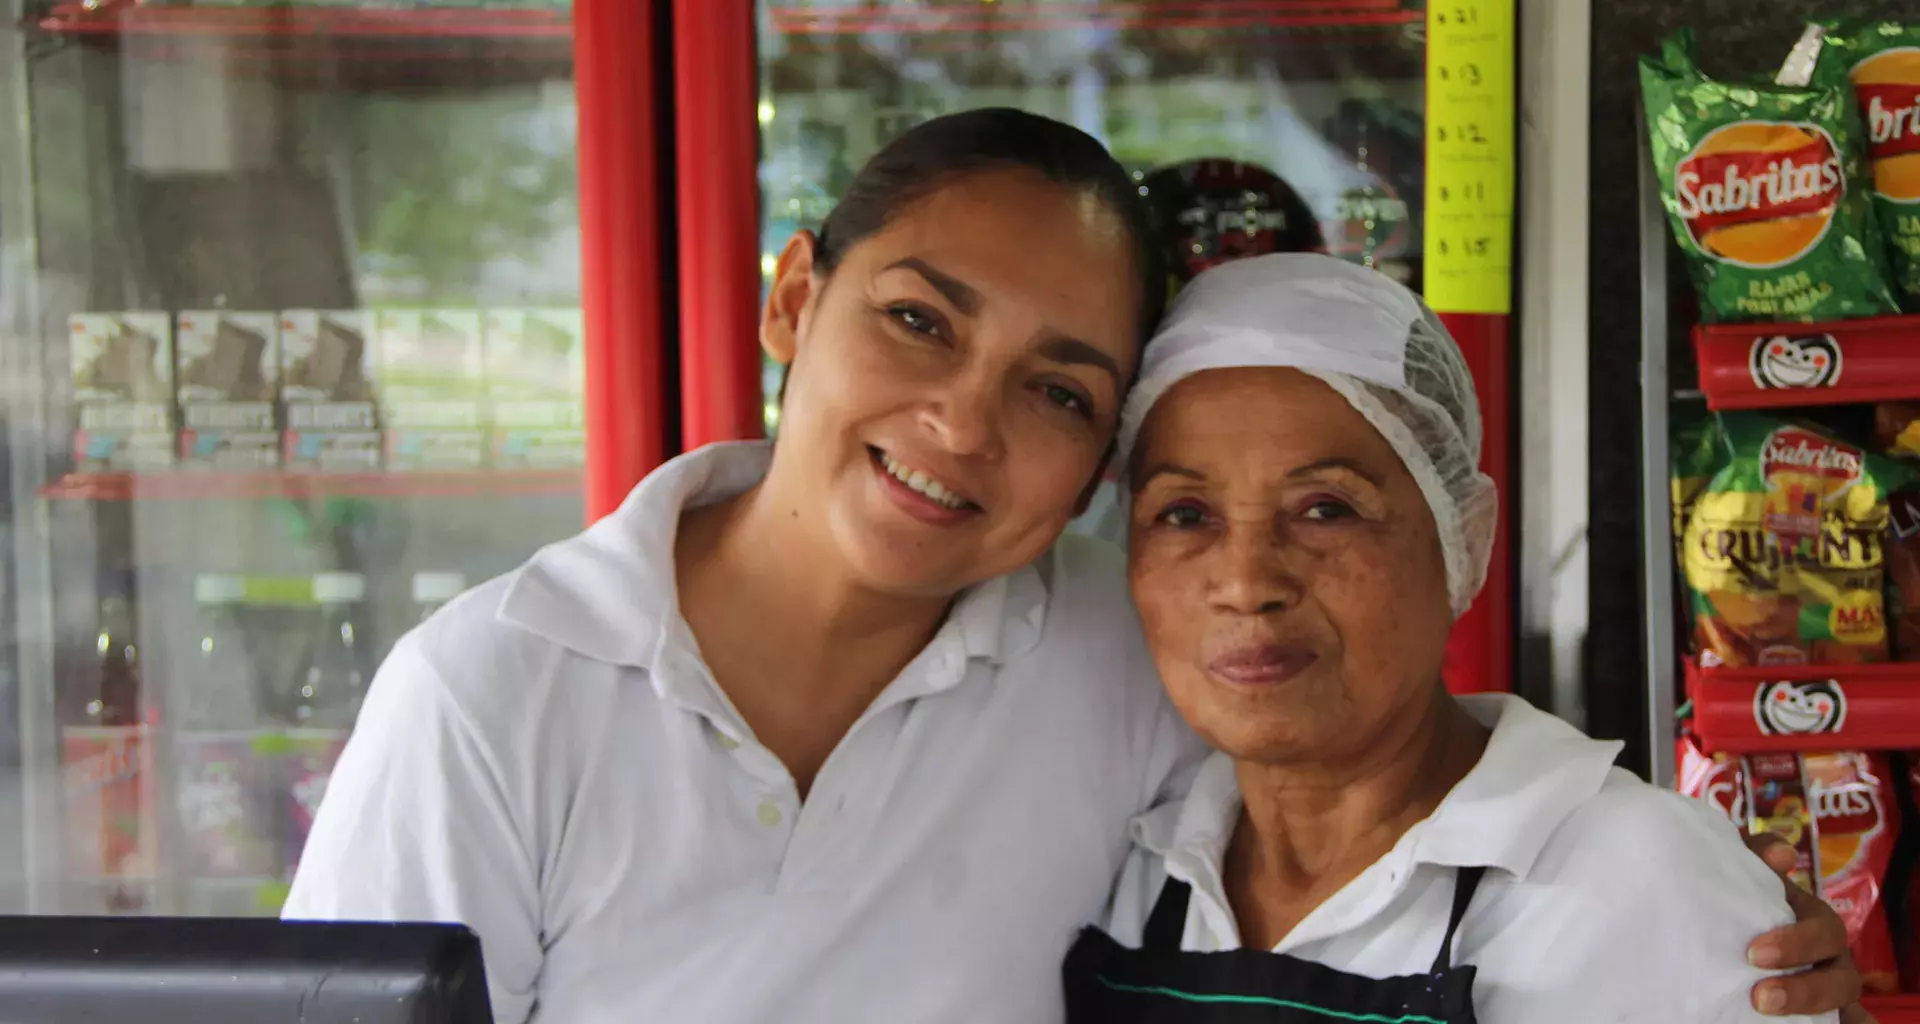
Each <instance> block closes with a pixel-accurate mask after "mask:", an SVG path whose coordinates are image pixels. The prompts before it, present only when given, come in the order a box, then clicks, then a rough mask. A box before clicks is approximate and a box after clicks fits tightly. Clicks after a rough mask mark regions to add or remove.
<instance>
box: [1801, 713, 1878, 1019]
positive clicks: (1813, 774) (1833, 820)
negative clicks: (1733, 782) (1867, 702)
mask: <svg viewBox="0 0 1920 1024" xmlns="http://www.w3.org/2000/svg"><path fill="white" fill-rule="evenodd" d="M1800 763H1801V772H1802V774H1803V776H1804V777H1805V779H1806V788H1807V795H1808V796H1809V798H1810V799H1811V800H1812V801H1813V833H1814V858H1815V862H1816V867H1817V871H1816V874H1817V877H1818V878H1819V882H1818V886H1817V889H1816V892H1817V894H1818V895H1819V896H1820V898H1821V899H1823V900H1826V901H1827V903H1828V904H1829V905H1830V906H1832V907H1833V909H1834V912H1835V913H1838V914H1839V915H1840V920H1842V921H1845V922H1846V924H1847V941H1848V942H1849V944H1851V945H1852V946H1853V959H1854V962H1855V964H1856V965H1857V966H1858V967H1859V968H1860V974H1861V976H1862V978H1863V979H1864V980H1865V982H1866V988H1867V991H1869V992H1893V991H1897V990H1898V989H1899V987H1900V979H1899V973H1900V972H1899V963H1898V961H1897V960H1896V958H1895V956H1894V949H1893V933H1892V931H1891V930H1890V929H1889V928H1888V926H1887V912H1886V906H1885V904H1884V902H1883V892H1882V887H1883V885H1884V883H1885V878H1886V874H1887V868H1888V866H1889V865H1890V864H1891V863H1892V860H1893V843H1894V839H1895V837H1896V835H1897V833H1898V832H1899V824H1898V817H1899V811H1898V809H1897V808H1898V804H1897V803H1896V801H1895V799H1894V795H1893V787H1892V782H1893V776H1892V775H1891V774H1890V770H1889V764H1888V761H1887V759H1886V758H1885V757H1883V756H1881V755H1878V754H1864V753H1860V752H1858V751H1849V752H1845V753H1836V754H1803V755H1801V758H1800Z"/></svg>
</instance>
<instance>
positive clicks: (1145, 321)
mask: <svg viewBox="0 0 1920 1024" xmlns="http://www.w3.org/2000/svg"><path fill="white" fill-rule="evenodd" d="M1008 169H1024V170H1030V171H1034V172H1036V173H1038V174H1040V175H1042V176H1044V177H1045V178H1047V179H1048V180H1049V181H1053V182H1057V183H1059V184H1062V185H1066V186H1069V187H1072V188H1076V189H1084V190H1085V191H1087V192H1088V193H1090V194H1092V195H1093V196H1094V197H1096V198H1098V199H1099V200H1100V201H1101V202H1102V203H1103V204H1105V205H1106V206H1107V208H1109V209H1110V210H1112V211H1113V212H1114V213H1116V214H1118V215H1119V217H1120V219H1121V222H1122V223H1123V224H1124V226H1125V228H1126V232H1127V238H1128V241H1129V242H1130V244H1131V246H1132V249H1133V262H1134V266H1135V268H1136V270H1137V273H1138V276H1139V282H1138V283H1139V288H1140V309H1139V323H1140V342H1141V343H1142V344H1144V343H1145V342H1146V340H1147V338H1148V337H1150V336H1151V335H1152V333H1153V329H1154V327H1155V326H1156V325H1158V324H1159V322H1160V317H1161V314H1163V313H1164V312H1165V311H1166V304H1167V271H1166V261H1165V257H1164V256H1163V254H1162V253H1161V246H1160V244H1159V242H1158V240H1157V232H1156V230H1155V228H1154V220H1153V214H1152V212H1151V211H1150V210H1149V208H1148V206H1147V204H1146V201H1145V200H1144V199H1143V198H1142V197H1141V195H1140V186H1139V185H1138V183H1136V182H1135V181H1134V180H1133V178H1132V176H1131V175H1129V174H1128V173H1127V171H1126V169H1125V168H1123V167H1121V166H1120V163H1119V161H1117V160H1115V159H1114V158H1113V155H1112V154H1110V153H1108V152H1107V149H1106V147H1105V146H1102V145H1101V144H1100V142H1099V140H1097V139H1095V138H1094V137H1093V136H1091V135H1088V134H1087V133H1086V132H1083V131H1081V130H1080V129H1078V128H1075V127H1073V126H1072V125H1070V124H1065V123H1062V122H1060V121H1055V120H1053V119H1052V118H1049V117H1042V116H1040V115H1039V114H1032V113H1028V112H1027V111H1024V110H1015V109H1012V108H1010V107H983V108H980V109H978V110H967V111H962V112H960V113H957V114H948V115H946V116H944V117H936V118H934V119H932V120H930V121H924V122H922V123H920V124H918V125H916V126H914V127H912V128H909V129H907V130H906V131H904V132H901V133H900V134H899V135H897V136H895V137H894V138H893V140H892V141H891V142H888V143H887V144H886V145H885V146H884V147H882V148H881V150H880V152H878V153H875V154H874V155H873V158H872V159H870V160H868V161H867V162H866V165H865V166H863V167H861V168H860V173H859V174H857V175H855V176H854V179H853V183H852V184H851V185H849V186H848V187H847V190H846V193H845V194H844V195H843V196H842V197H841V199H840V201H839V202H838V203H837V204H835V205H834V208H833V211H832V212H831V213H829V214H827V219H826V220H825V221H824V222H822V223H821V225H820V230H819V232H818V239H817V241H816V242H815V245H814V251H813V265H814V267H815V269H816V270H817V271H818V272H819V273H821V274H823V275H824V274H831V273H832V272H833V270H834V268H835V267H837V266H838V265H839V263H840V259H841V257H843V256H845V255H846V252H847V250H848V249H850V248H852V247H853V246H854V245H856V244H858V243H859V242H860V241H861V240H862V239H865V238H866V237H868V236H869V235H872V234H874V233H875V232H877V231H879V230H881V229H882V228H884V227H886V225H887V221H889V220H890V219H892V217H893V216H894V215H895V214H897V213H898V212H899V211H900V210H901V209H902V208H903V207H905V206H907V205H909V204H911V203H913V202H914V201H915V200H918V199H922V198H925V197H926V196H928V195H930V194H932V193H933V192H936V191H938V190H939V189H940V187H941V186H942V185H944V184H946V183H947V182H950V181H952V180H954V179H955V178H959V177H963V176H965V175H968V174H974V173H978V172H981V171H994V170H1008Z"/></svg>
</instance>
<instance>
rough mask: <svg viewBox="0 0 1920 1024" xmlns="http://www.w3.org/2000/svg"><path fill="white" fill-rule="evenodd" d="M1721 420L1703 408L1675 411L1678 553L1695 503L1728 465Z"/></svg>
mask: <svg viewBox="0 0 1920 1024" xmlns="http://www.w3.org/2000/svg"><path fill="white" fill-rule="evenodd" d="M1726 450H1727V449H1726V442H1725V440H1724V439H1723V438H1722V437H1721V436H1720V421H1719V419H1717V418H1716V417H1715V416H1714V415H1713V414H1712V413H1709V412H1707V411H1705V410H1704V409H1686V410H1675V412H1674V427H1673V444H1672V447H1671V458H1672V465H1673V543H1674V547H1675V550H1676V552H1677V551H1678V549H1679V547H1680V544H1681V541H1683V540H1684V539H1685V538H1686V535H1687V520H1688V519H1689V518H1691V517H1692V515H1693V503H1694V502H1696V501H1698V500H1699V499H1700V492H1702V491H1704V490H1706V489H1707V484H1709V483H1711V482H1712V480H1713V477H1714V474H1716V473H1718V472H1720V468H1721V467H1722V466H1723V465H1725V463H1726Z"/></svg>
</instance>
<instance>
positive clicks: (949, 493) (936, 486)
mask: <svg viewBox="0 0 1920 1024" xmlns="http://www.w3.org/2000/svg"><path fill="white" fill-rule="evenodd" d="M867 457H868V461H870V462H872V463H873V467H874V471H875V472H874V475H875V476H876V478H878V480H879V481H880V486H881V489H882V491H883V492H885V494H886V495H887V497H888V498H890V499H892V501H893V503H894V504H895V505H897V506H898V507H899V508H900V509H901V510H902V511H904V512H906V513H907V514H908V515H910V516H912V517H914V518H915V519H918V520H920V521H921V522H924V523H930V524H933V525H935V526H954V525H958V524H960V523H965V522H969V521H971V520H973V519H974V518H975V517H977V516H980V515H983V514H985V511H986V510H985V509H982V508H981V507H980V505H979V504H978V503H976V502H974V501H973V500H972V499H971V498H968V497H967V496H966V495H965V494H963V493H961V492H960V491H959V489H958V488H956V487H954V486H952V485H949V484H947V483H944V482H942V481H941V480H939V479H937V478H936V477H934V476H933V475H932V474H929V473H927V472H926V471H925V470H922V469H917V468H915V467H914V466H911V465H909V464H908V463H906V462H903V461H901V460H900V459H897V458H895V457H893V456H892V455H890V454H888V453H887V452H886V451H885V450H883V449H880V448H875V447H874V446H872V445H868V446H867Z"/></svg>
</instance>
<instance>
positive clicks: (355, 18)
mask: <svg viewBox="0 0 1920 1024" xmlns="http://www.w3.org/2000/svg"><path fill="white" fill-rule="evenodd" d="M40 28H41V29H43V30H45V31H48V32H57V33H67V34H75V35H123V36H133V35H155V36H179V35H192V36H359V37H368V38H384V39H407V38H413V39H436V40H440V39H511V40H522V39H570V38H571V37H572V35H573V19H572V12H571V10H569V9H568V8H566V7H563V6H544V7H543V6H535V5H532V4H520V5H509V4H499V5H490V6H489V5H480V4H473V5H469V6H460V7H446V6H427V5H424V4H423V5H419V6H405V5H386V6H381V5H377V4H366V5H344V4H311V5H307V4H298V3H281V4H267V3H225V4H192V3H187V4H160V3H146V2H140V0H95V2H83V3H62V4H57V5H55V6H54V7H53V8H52V9H51V10H49V11H48V12H47V13H46V15H45V16H43V17H42V18H41V19H40Z"/></svg>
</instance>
